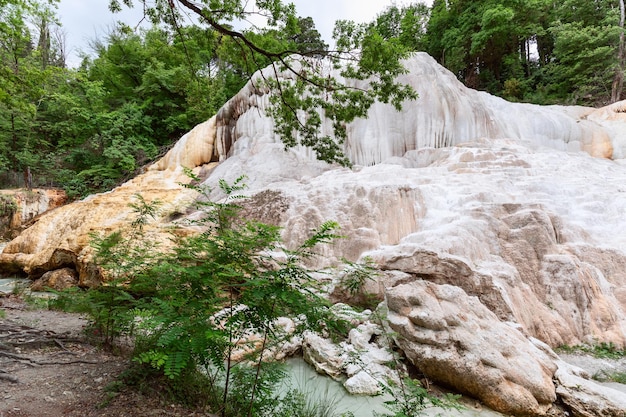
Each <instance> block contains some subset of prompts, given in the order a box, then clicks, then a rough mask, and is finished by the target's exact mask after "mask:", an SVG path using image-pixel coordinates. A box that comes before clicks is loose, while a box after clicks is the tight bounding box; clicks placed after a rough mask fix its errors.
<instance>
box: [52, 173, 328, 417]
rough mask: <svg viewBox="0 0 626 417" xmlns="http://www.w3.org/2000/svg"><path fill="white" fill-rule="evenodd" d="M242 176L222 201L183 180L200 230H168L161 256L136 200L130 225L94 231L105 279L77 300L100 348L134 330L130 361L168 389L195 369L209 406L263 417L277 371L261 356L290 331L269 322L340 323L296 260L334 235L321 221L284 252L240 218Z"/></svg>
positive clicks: (264, 228) (274, 230)
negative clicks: (193, 194) (179, 233)
mask: <svg viewBox="0 0 626 417" xmlns="http://www.w3.org/2000/svg"><path fill="white" fill-rule="evenodd" d="M192 179H193V180H195V181H198V180H199V178H196V177H193V178H192ZM242 181H243V178H239V179H238V180H237V181H236V182H235V183H234V184H232V185H229V184H227V183H225V182H223V181H221V182H220V188H221V190H222V191H223V192H224V193H225V194H226V195H227V196H228V197H227V199H226V201H225V202H221V203H215V202H212V201H210V199H209V198H208V193H209V191H210V190H207V189H204V188H201V187H197V186H190V187H191V188H193V189H195V190H196V191H198V192H199V193H200V195H201V198H200V199H199V200H198V201H199V202H198V203H197V208H198V209H200V210H201V212H202V214H203V215H202V218H201V219H200V220H197V221H195V222H194V226H196V227H198V228H201V230H202V233H199V234H197V235H195V236H187V237H176V236H173V237H172V241H173V243H174V246H173V249H172V250H170V251H169V252H165V253H161V254H157V253H155V251H154V245H155V244H156V242H151V241H149V240H148V239H147V238H146V234H145V230H144V229H145V228H146V227H147V226H148V225H149V223H150V218H153V217H156V216H157V215H158V210H157V207H155V203H154V202H152V203H149V202H147V201H145V200H143V199H142V198H141V197H139V196H137V200H136V201H137V202H136V203H134V204H133V206H132V207H133V208H134V211H135V213H136V214H137V217H136V219H135V220H134V221H133V222H132V226H131V227H130V228H129V229H128V230H118V231H116V232H114V233H112V234H110V235H107V236H99V235H94V236H92V242H93V243H92V244H93V246H94V248H95V249H96V256H95V261H96V262H97V264H98V265H99V267H101V268H102V269H103V273H104V275H105V276H106V277H108V279H109V280H108V281H107V282H105V283H104V284H103V285H102V286H101V287H99V288H95V289H92V290H90V291H89V292H87V293H86V295H85V297H84V299H83V300H82V301H80V302H78V303H77V304H78V305H80V306H81V307H80V308H81V309H82V310H83V311H86V312H88V313H89V315H90V317H91V319H92V321H93V323H94V329H96V330H97V331H99V332H101V334H102V336H103V337H104V340H105V342H106V343H107V344H110V343H112V341H113V340H114V339H115V338H116V337H118V336H122V335H130V336H133V338H134V341H135V351H134V354H133V360H134V362H135V363H136V364H137V365H139V366H150V367H152V368H153V369H155V370H157V371H158V372H159V374H160V375H163V376H165V377H166V378H167V379H169V380H170V381H171V385H172V386H173V387H174V386H186V381H188V380H189V379H190V377H192V376H194V375H196V376H197V375H198V373H199V372H200V373H201V374H202V375H203V376H204V381H205V382H206V384H207V386H208V388H207V389H208V391H210V392H213V393H214V394H213V395H212V397H213V399H214V403H213V404H211V408H212V409H213V411H214V412H219V413H221V415H222V416H229V415H231V416H241V415H248V416H265V415H272V414H273V411H272V406H277V404H278V403H277V402H276V401H275V400H276V398H275V397H273V395H274V394H273V391H272V390H273V388H274V387H275V386H276V385H277V383H278V382H279V381H280V379H281V378H282V374H281V373H280V372H279V371H278V370H277V369H278V368H274V367H273V365H271V364H268V363H266V362H265V361H263V360H262V359H263V358H264V356H270V355H269V351H270V349H271V348H273V347H274V346H276V345H277V344H279V343H280V342H282V341H284V340H285V339H286V338H290V337H292V335H287V334H284V332H282V331H281V329H280V328H279V327H277V326H276V325H275V322H276V319H278V318H279V317H298V318H299V319H298V320H297V326H296V330H295V332H296V334H297V333H300V332H302V331H304V330H317V331H322V330H324V331H326V332H332V331H334V329H335V328H336V327H338V326H339V323H337V321H336V320H335V319H334V318H333V317H332V314H331V312H330V310H329V309H328V303H327V301H325V300H323V299H322V298H320V297H319V295H317V294H318V293H319V291H318V290H319V288H317V285H318V284H317V282H316V281H315V280H314V279H313V278H312V277H311V275H310V271H308V270H307V269H306V268H304V267H303V266H302V265H303V260H304V259H306V258H309V257H312V256H314V255H315V253H314V249H315V247H316V246H317V245H318V244H320V243H331V242H332V241H333V239H335V238H336V237H337V235H336V234H335V229H337V227H338V225H337V224H336V223H334V222H326V223H324V224H322V225H321V226H320V227H319V228H318V229H317V230H315V231H313V232H312V235H311V236H310V237H309V238H308V239H306V240H305V241H304V242H303V243H302V244H301V245H300V246H299V247H298V248H296V249H294V250H290V249H287V248H284V247H283V246H282V244H281V241H280V229H279V228H278V227H276V226H271V225H266V224H262V223H258V222H252V221H247V220H245V219H242V218H240V217H239V212H240V210H241V207H240V206H239V205H238V204H236V202H237V201H238V200H240V199H241V198H242V197H241V196H239V195H237V194H236V193H238V192H240V191H241V190H242V189H243V185H242ZM274 253H281V256H280V257H276V256H274V255H273V254H274ZM73 296H75V294H73ZM62 299H63V297H61V301H60V303H63V301H62ZM236 354H237V355H238V356H237V358H235V355H236ZM236 359H237V360H236ZM193 378H196V377H193ZM216 393H220V394H219V395H217V394H216Z"/></svg>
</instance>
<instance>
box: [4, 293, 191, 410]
mask: <svg viewBox="0 0 626 417" xmlns="http://www.w3.org/2000/svg"><path fill="white" fill-rule="evenodd" d="M0 314H1V315H2V316H4V317H3V318H1V317H2V316H0V417H56V416H64V417H65V416H69V417H91V416H111V417H114V416H127V417H140V416H141V417H144V416H201V415H203V414H201V413H196V412H193V411H190V410H186V409H184V408H182V407H180V406H175V405H171V404H163V403H162V401H161V400H159V399H156V398H147V397H145V396H143V395H141V394H139V393H136V392H134V391H132V390H128V389H127V390H124V391H122V392H121V393H117V392H114V390H112V389H111V387H112V386H113V385H115V381H116V378H117V377H118V376H119V375H120V373H121V372H123V371H124V370H125V369H126V368H127V365H128V362H127V359H125V358H124V357H121V356H116V355H113V354H111V353H108V352H105V351H103V350H102V349H99V348H98V347H96V346H94V345H92V344H90V343H89V342H88V340H87V338H86V336H85V334H84V332H83V328H84V326H85V325H86V324H87V322H86V320H84V319H83V318H81V317H80V316H78V315H75V314H67V313H62V312H57V311H50V310H32V309H30V308H29V306H28V305H27V304H25V303H24V302H22V301H21V300H19V299H17V298H14V297H3V298H0Z"/></svg>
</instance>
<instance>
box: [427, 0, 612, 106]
mask: <svg viewBox="0 0 626 417" xmlns="http://www.w3.org/2000/svg"><path fill="white" fill-rule="evenodd" d="M618 6H619V4H618V2H617V1H613V0H593V1H588V0H565V1H563V2H559V3H558V4H557V3H554V2H552V1H548V0H530V1H517V0H480V1H469V0H449V1H446V0H435V1H434V2H433V5H432V9H431V13H430V18H429V21H428V29H427V33H426V35H425V37H424V41H423V46H424V49H425V50H426V51H427V52H429V53H430V54H431V55H432V56H433V57H435V58H436V59H437V60H438V61H439V62H441V63H442V64H443V65H444V66H446V67H447V68H448V69H450V70H451V71H452V72H453V73H455V74H456V75H457V76H458V77H459V79H460V80H461V81H463V82H464V83H465V84H466V85H468V86H470V87H473V88H477V89H480V90H487V91H489V92H491V93H495V94H501V95H504V96H505V97H507V98H509V99H523V100H529V101H534V102H539V103H546V102H548V103H552V102H555V103H556V102H558V103H565V102H567V103H578V104H585V103H586V104H606V103H607V102H609V101H610V100H611V81H612V79H613V78H614V76H615V71H616V68H621V67H619V66H618V62H617V61H618V59H619V54H618V49H619V48H618V46H619V41H618V40H619V37H620V33H623V28H620V19H619V7H618ZM621 71H623V68H622V69H621ZM615 95H616V96H619V94H615Z"/></svg>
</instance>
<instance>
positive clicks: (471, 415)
mask: <svg viewBox="0 0 626 417" xmlns="http://www.w3.org/2000/svg"><path fill="white" fill-rule="evenodd" d="M287 363H288V366H289V376H290V378H289V382H288V384H289V386H286V387H284V389H285V391H287V390H288V389H294V388H297V389H299V390H301V391H302V392H304V393H305V394H306V395H307V396H310V397H311V399H312V401H317V402H320V403H322V404H332V406H333V408H334V409H335V411H336V414H337V415H339V414H341V413H345V412H348V411H351V412H352V413H353V414H354V416H355V417H373V416H374V412H378V413H384V412H386V411H388V410H387V409H386V408H385V405H384V402H385V401H388V400H391V397H388V396H376V397H366V396H356V395H350V394H348V392H347V391H346V390H345V389H344V388H343V386H342V385H341V384H340V383H339V382H337V381H335V380H333V379H331V378H329V377H327V376H323V375H320V374H318V373H317V372H315V370H314V369H313V368H312V367H311V366H309V365H308V364H307V363H306V362H304V360H303V359H301V358H293V359H290V360H289V361H288V362H287ZM383 415H384V414H383ZM423 415H424V416H429V417H432V416H437V415H441V416H446V417H476V416H480V417H502V416H503V414H500V413H496V412H495V411H492V410H489V409H486V408H483V409H480V410H476V409H470V408H466V409H465V410H462V411H454V410H444V409H441V408H430V409H428V410H425V411H424V414H423Z"/></svg>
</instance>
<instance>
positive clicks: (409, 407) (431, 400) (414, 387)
mask: <svg viewBox="0 0 626 417" xmlns="http://www.w3.org/2000/svg"><path fill="white" fill-rule="evenodd" d="M383 391H384V392H385V393H387V394H389V395H391V396H392V397H393V400H390V401H385V408H387V409H388V410H389V411H390V412H391V414H387V413H385V414H379V413H374V415H375V416H376V417H418V416H423V415H424V411H425V410H426V409H428V408H430V407H439V408H442V409H444V410H452V409H455V410H460V409H462V407H461V405H460V404H459V402H458V399H459V397H460V396H459V395H454V394H450V393H447V394H445V395H444V396H442V397H437V396H435V395H433V394H431V393H430V392H428V390H427V389H426V388H424V387H423V386H422V384H420V382H419V381H418V380H415V379H412V378H410V377H408V376H404V377H403V378H402V380H401V382H400V383H399V384H398V383H396V382H394V381H392V380H389V381H388V382H387V384H383Z"/></svg>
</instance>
